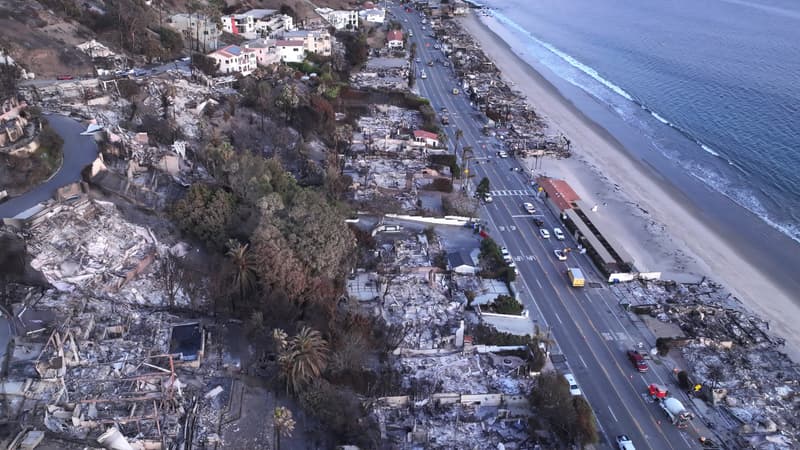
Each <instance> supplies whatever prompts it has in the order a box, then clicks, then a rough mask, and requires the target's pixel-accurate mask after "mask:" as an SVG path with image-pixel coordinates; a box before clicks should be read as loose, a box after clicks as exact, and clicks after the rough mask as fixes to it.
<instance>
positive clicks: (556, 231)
mask: <svg viewBox="0 0 800 450" xmlns="http://www.w3.org/2000/svg"><path fill="white" fill-rule="evenodd" d="M553 236H555V237H556V239H558V240H559V241H563V240H564V232H563V231H561V228H553Z"/></svg>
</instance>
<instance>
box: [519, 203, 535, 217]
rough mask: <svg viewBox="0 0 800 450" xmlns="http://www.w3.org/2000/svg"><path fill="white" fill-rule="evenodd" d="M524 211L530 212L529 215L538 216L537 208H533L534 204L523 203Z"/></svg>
mask: <svg viewBox="0 0 800 450" xmlns="http://www.w3.org/2000/svg"><path fill="white" fill-rule="evenodd" d="M522 209H524V210H525V211H527V212H528V214H536V208H534V207H533V203H523V204H522Z"/></svg>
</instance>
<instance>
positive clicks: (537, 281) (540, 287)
mask: <svg viewBox="0 0 800 450" xmlns="http://www.w3.org/2000/svg"><path fill="white" fill-rule="evenodd" d="M536 284H538V285H539V289H544V288H543V287H542V283H541V282H540V281H539V279H538V278H537V279H536ZM556 317H558V314H556ZM558 321H559V322H561V318H560V317H559V319H558ZM562 323H563V322H562Z"/></svg>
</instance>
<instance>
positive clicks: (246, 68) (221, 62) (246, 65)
mask: <svg viewBox="0 0 800 450" xmlns="http://www.w3.org/2000/svg"><path fill="white" fill-rule="evenodd" d="M208 56H209V57H211V58H214V59H215V60H216V61H217V64H218V69H217V70H218V72H219V73H222V74H233V73H240V74H242V75H249V74H251V73H253V71H254V70H256V66H257V64H258V60H257V56H256V51H255V49H252V48H247V47H239V46H238V45H229V46H227V47H223V48H221V49H219V50H217V51H215V52H211V53H209V55H208Z"/></svg>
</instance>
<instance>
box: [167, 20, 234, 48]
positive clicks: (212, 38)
mask: <svg viewBox="0 0 800 450" xmlns="http://www.w3.org/2000/svg"><path fill="white" fill-rule="evenodd" d="M169 25H170V26H171V27H172V28H174V29H175V30H177V31H178V32H179V33H181V35H182V36H183V40H184V42H185V43H186V46H187V47H189V48H190V49H192V50H195V51H198V52H203V53H205V52H208V51H211V50H214V49H216V48H217V47H218V46H219V37H220V35H221V34H222V31H220V29H219V27H218V26H217V24H216V23H215V22H214V21H212V20H209V19H208V18H207V17H205V16H203V15H202V14H186V13H181V14H175V15H173V16H172V17H170V18H169Z"/></svg>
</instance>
